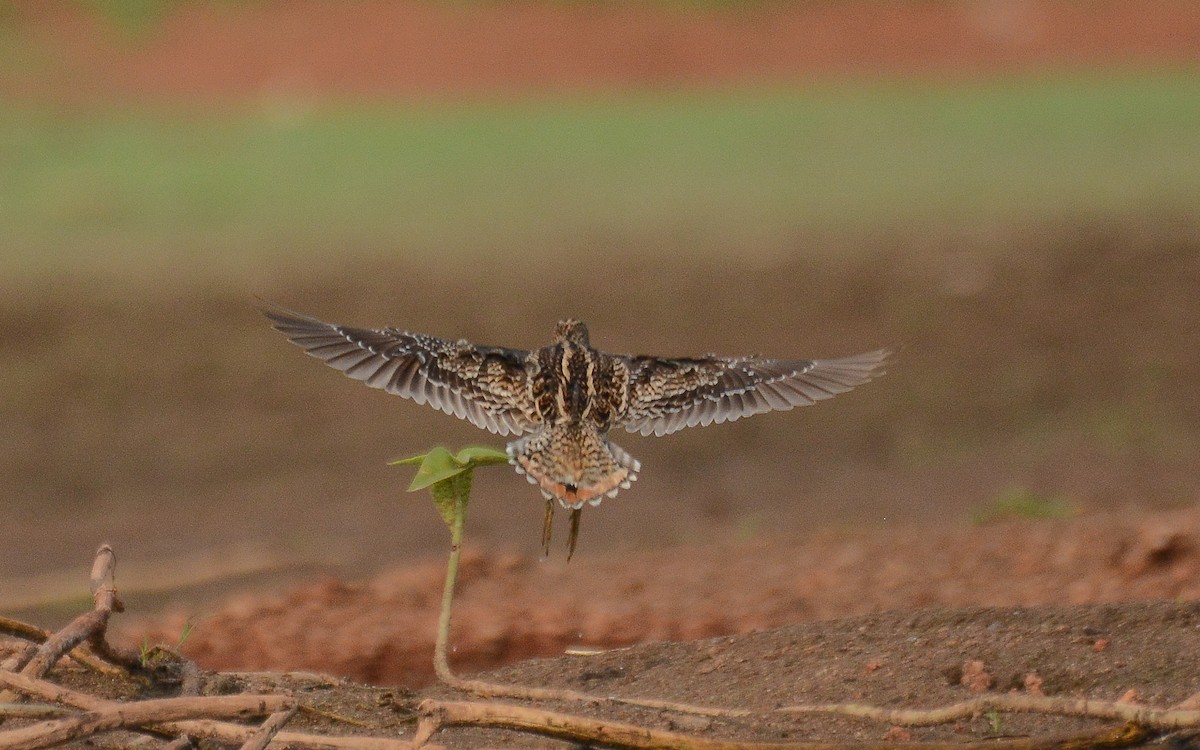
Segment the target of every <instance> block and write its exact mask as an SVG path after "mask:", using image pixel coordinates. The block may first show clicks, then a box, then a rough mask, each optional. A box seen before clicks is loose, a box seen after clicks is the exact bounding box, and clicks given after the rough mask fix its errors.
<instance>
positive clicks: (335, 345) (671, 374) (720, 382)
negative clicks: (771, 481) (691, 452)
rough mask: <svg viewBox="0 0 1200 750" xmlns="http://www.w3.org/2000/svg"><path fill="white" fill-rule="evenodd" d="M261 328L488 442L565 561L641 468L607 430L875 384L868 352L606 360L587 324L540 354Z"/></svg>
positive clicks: (318, 326)
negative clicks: (558, 532)
mask: <svg viewBox="0 0 1200 750" xmlns="http://www.w3.org/2000/svg"><path fill="white" fill-rule="evenodd" d="M262 312H263V314H264V315H266V317H267V318H269V319H270V321H271V324H272V327H273V328H275V329H276V330H277V331H279V332H280V333H282V334H284V335H285V336H286V337H287V338H288V339H289V340H290V341H291V342H292V343H294V344H296V345H298V346H299V347H300V348H301V349H303V350H304V351H305V352H306V353H307V354H309V355H311V356H313V357H315V358H317V359H319V360H321V361H322V362H324V363H325V364H327V365H329V366H330V367H332V368H334V369H335V370H339V371H341V372H342V373H344V374H345V375H347V376H348V377H351V378H353V379H355V380H359V381H362V382H363V383H365V384H366V385H368V386H370V387H372V388H379V389H382V390H384V391H386V392H388V393H391V394H394V395H397V396H401V397H404V398H408V399H411V400H413V401H415V402H417V403H418V404H428V405H429V406H432V407H433V408H435V409H439V410H441V411H443V412H445V413H447V414H451V415H453V416H456V417H458V418H460V419H465V420H467V421H468V422H470V423H471V424H473V425H475V426H476V427H480V428H482V429H485V430H487V431H489V432H492V433H495V434H498V435H513V436H515V437H516V439H514V440H512V441H511V442H509V443H508V444H507V446H506V450H507V453H508V457H509V463H511V464H512V465H513V466H514V467H515V468H516V471H517V473H519V474H523V475H524V476H525V477H526V478H527V479H528V480H529V482H530V483H532V484H534V485H536V486H537V487H538V489H540V490H541V493H542V495H543V496H544V497H545V500H546V511H545V516H544V519H543V523H542V547H543V553H544V554H547V555H548V554H549V551H550V538H551V529H552V521H553V517H554V507H555V503H558V504H559V505H561V506H562V507H563V508H565V509H567V510H569V511H570V512H571V521H570V537H569V541H568V548H567V559H568V560H570V559H571V557H572V556H573V555H574V553H575V545H576V541H577V539H578V536H579V520H580V516H581V514H582V510H583V508H584V506H585V505H590V506H597V505H599V504H600V502H601V501H602V500H603V499H604V498H606V497H614V496H616V494H617V492H619V491H620V490H622V489H629V487H630V485H631V484H632V483H633V482H634V481H636V480H637V478H638V473H639V472H640V471H641V468H642V464H641V462H640V461H638V460H637V459H636V458H634V457H633V456H632V455H630V454H629V452H627V451H626V450H625V449H624V448H622V447H620V446H619V445H617V444H616V443H614V442H613V441H612V440H610V439H609V433H610V432H611V431H612V430H614V429H616V428H623V429H625V430H627V431H629V432H633V433H640V434H641V435H656V436H661V435H668V434H670V433H673V432H676V431H678V430H681V429H683V428H685V427H696V426H706V425H710V424H719V423H722V422H732V421H734V420H736V419H741V418H742V417H748V416H751V415H753V414H761V413H764V412H768V411H786V410H789V409H792V408H794V407H797V406H808V405H810V404H814V403H816V402H817V401H823V400H825V399H828V398H832V397H833V396H835V395H837V394H839V393H844V392H846V391H848V390H850V389H851V388H854V387H855V386H858V385H862V384H863V383H866V382H867V381H869V380H871V379H873V378H875V377H878V376H879V375H882V374H883V372H884V369H883V368H884V364H885V362H886V361H887V359H888V357H889V356H890V354H891V352H890V351H889V350H888V349H877V350H875V351H870V352H865V353H863V354H857V355H854V356H849V357H842V358H838V359H766V358H761V357H756V356H742V357H719V356H716V355H711V354H709V355H704V356H700V357H685V358H669V357H655V356H646V355H628V354H609V353H607V352H604V351H601V350H599V349H596V348H594V347H593V346H592V345H591V340H590V338H589V335H588V329H587V326H586V325H585V324H584V323H583V322H581V321H579V320H575V319H566V320H561V321H559V322H558V325H557V326H556V327H555V329H554V340H553V341H552V342H551V343H550V344H548V345H546V346H543V347H541V348H540V349H535V350H524V349H511V348H506V347H498V346H481V345H478V344H473V343H471V342H469V341H467V340H466V339H457V340H453V339H446V338H439V337H437V336H430V335H427V334H422V333H412V332H409V331H405V330H401V329H398V328H357V327H352V326H345V325H338V324H335V323H326V322H324V321H322V320H319V319H317V318H313V317H310V316H308V315H304V314H301V313H297V312H295V311H292V310H288V309H286V308H281V307H264V308H263V309H262Z"/></svg>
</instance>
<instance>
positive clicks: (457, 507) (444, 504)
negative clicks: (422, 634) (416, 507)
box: [389, 446, 508, 683]
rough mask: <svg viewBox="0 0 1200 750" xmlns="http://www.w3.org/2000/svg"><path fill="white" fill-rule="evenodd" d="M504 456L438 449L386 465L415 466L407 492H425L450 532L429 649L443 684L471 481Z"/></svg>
mask: <svg viewBox="0 0 1200 750" xmlns="http://www.w3.org/2000/svg"><path fill="white" fill-rule="evenodd" d="M507 463H508V454H507V453H505V452H504V451H499V450H496V449H494V448H485V447H473V448H463V449H462V450H461V451H459V452H458V455H455V454H452V453H451V452H450V451H448V450H446V449H445V448H442V447H441V446H439V447H437V448H434V449H433V450H431V451H429V452H428V453H424V454H421V455H419V456H412V457H410V458H402V459H399V460H396V461H392V462H390V464H389V465H390V466H397V465H407V466H416V467H417V473H416V476H414V477H413V480H412V483H411V484H410V485H409V486H408V491H409V492H416V491H418V490H423V489H428V490H429V494H430V495H431V496H432V497H433V503H434V505H435V506H437V510H438V513H439V514H440V515H441V517H442V520H443V521H445V522H446V526H447V527H449V529H450V561H449V563H448V564H447V565H446V583H445V586H444V587H443V589H442V610H441V614H440V616H439V617H438V632H437V642H436V644H435V645H434V649H433V668H434V671H435V672H436V673H437V676H438V678H439V679H441V680H442V681H443V682H447V683H454V682H455V681H456V678H455V677H454V673H453V672H451V671H450V664H449V662H448V661H447V659H446V650H447V644H448V643H449V640H450V607H451V603H452V602H453V600H454V584H455V581H456V580H457V579H458V561H459V557H460V556H461V554H462V538H463V526H464V525H465V524H466V520H467V506H468V505H469V504H470V502H471V482H472V480H473V478H474V473H475V469H476V467H479V466H493V465H496V464H507Z"/></svg>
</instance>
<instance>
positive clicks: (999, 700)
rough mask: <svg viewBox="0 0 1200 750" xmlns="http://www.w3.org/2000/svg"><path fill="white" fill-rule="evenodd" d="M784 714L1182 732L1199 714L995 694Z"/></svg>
mask: <svg viewBox="0 0 1200 750" xmlns="http://www.w3.org/2000/svg"><path fill="white" fill-rule="evenodd" d="M777 710H778V711H779V712H780V713H785V714H813V713H832V714H842V715H845V716H858V717H862V718H866V719H876V720H878V721H883V722H887V723H889V724H900V725H903V726H928V725H931V724H947V723H949V722H951V721H955V720H957V719H966V718H970V717H972V716H975V715H978V714H981V713H985V712H987V711H1003V712H1010V713H1038V714H1055V715H1058V716H1084V717H1088V718H1093V719H1114V720H1117V721H1127V722H1132V723H1134V724H1138V725H1140V726H1143V727H1147V728H1151V729H1183V728H1185V727H1196V726H1200V710H1189V709H1180V708H1171V709H1163V708H1154V707H1152V706H1141V705H1137V704H1135V703H1117V702H1115V701H1099V700H1090V699H1087V698H1060V697H1050V696H1042V695H1021V694H1012V693H997V694H995V695H985V696H981V697H979V698H974V699H972V700H968V701H962V702H961V703H954V704H951V705H949V706H939V707H937V708H929V709H911V708H907V709H887V708H879V707H877V706H867V705H863V704H858V703H831V704H824V705H811V706H805V705H801V706H785V707H784V708H780V709H777Z"/></svg>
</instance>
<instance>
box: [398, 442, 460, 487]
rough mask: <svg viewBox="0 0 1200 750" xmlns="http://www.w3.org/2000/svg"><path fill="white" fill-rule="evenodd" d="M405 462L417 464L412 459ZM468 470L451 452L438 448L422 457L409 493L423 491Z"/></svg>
mask: <svg viewBox="0 0 1200 750" xmlns="http://www.w3.org/2000/svg"><path fill="white" fill-rule="evenodd" d="M413 458H416V456H414V457H413ZM404 462H405V463H416V461H413V460H412V459H405V460H404ZM466 470H467V466H466V465H464V464H461V463H459V462H458V459H456V458H455V457H454V456H453V455H451V454H450V451H448V450H446V449H445V448H442V447H441V446H438V447H437V448H434V449H433V450H431V451H429V452H428V453H426V454H425V455H424V456H423V457H422V460H421V466H420V467H419V468H418V469H417V475H416V476H415V477H413V480H412V484H410V485H409V486H408V491H409V492H416V491H417V490H423V489H425V488H426V487H429V486H431V485H434V484H437V483H438V482H441V481H443V480H446V479H449V478H450V477H452V476H454V475H455V474H461V473H462V472H464V471H466Z"/></svg>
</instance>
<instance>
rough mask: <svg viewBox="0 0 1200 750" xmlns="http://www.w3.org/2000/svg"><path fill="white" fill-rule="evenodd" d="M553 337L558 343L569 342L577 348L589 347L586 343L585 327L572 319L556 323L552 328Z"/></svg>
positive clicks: (586, 332) (586, 333)
mask: <svg viewBox="0 0 1200 750" xmlns="http://www.w3.org/2000/svg"><path fill="white" fill-rule="evenodd" d="M554 336H555V338H557V339H558V340H559V341H570V342H571V343H572V344H577V345H579V346H591V344H590V343H588V329H587V326H586V325H584V324H583V322H581V321H578V320H575V319H574V318H567V319H566V320H560V321H558V325H557V326H555V327H554Z"/></svg>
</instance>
